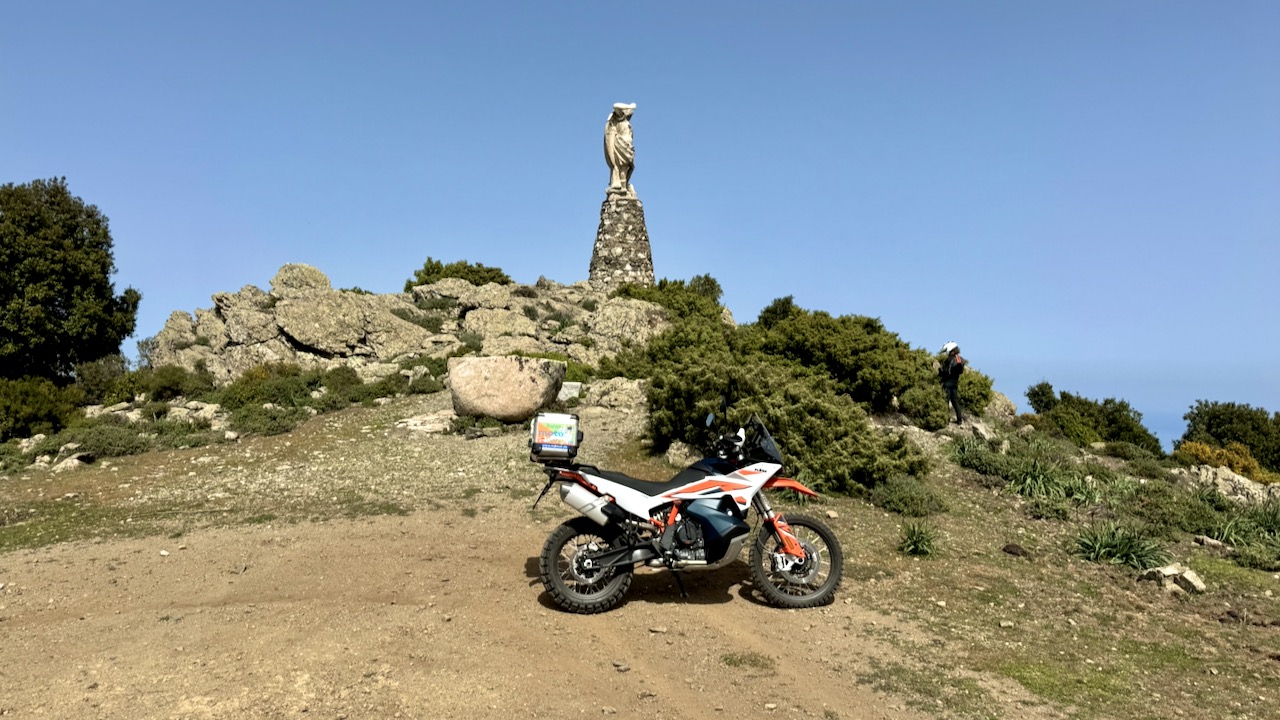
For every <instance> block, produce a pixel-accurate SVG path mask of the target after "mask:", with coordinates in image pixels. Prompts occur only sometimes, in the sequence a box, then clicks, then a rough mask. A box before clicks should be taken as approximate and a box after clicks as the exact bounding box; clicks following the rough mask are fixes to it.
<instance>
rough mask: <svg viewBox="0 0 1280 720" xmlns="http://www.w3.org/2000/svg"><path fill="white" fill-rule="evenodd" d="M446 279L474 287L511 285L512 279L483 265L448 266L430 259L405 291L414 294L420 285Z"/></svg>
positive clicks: (408, 282)
mask: <svg viewBox="0 0 1280 720" xmlns="http://www.w3.org/2000/svg"><path fill="white" fill-rule="evenodd" d="M445 278H461V279H463V280H466V281H467V282H469V283H471V284H472V285H484V284H486V283H497V284H499V285H510V284H511V278H510V277H508V276H507V274H506V273H504V272H502V270H500V269H499V268H491V267H485V266H484V265H483V264H481V263H475V264H472V263H469V262H467V261H466V260H459V261H457V262H451V263H449V264H448V265H445V264H444V263H442V262H440V261H439V260H436V259H434V258H430V257H428V258H427V260H426V262H425V263H423V264H422V269H421V270H415V271H414V273H413V277H411V278H409V279H408V280H405V281H404V291H405V292H412V291H413V288H414V287H416V286H418V285H430V284H431V283H433V282H437V281H439V280H443V279H445Z"/></svg>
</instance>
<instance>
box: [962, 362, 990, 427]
mask: <svg viewBox="0 0 1280 720" xmlns="http://www.w3.org/2000/svg"><path fill="white" fill-rule="evenodd" d="M991 385H992V383H991V378H989V377H987V376H986V375H983V374H982V373H980V372H978V371H977V370H974V369H973V368H968V369H967V370H965V371H964V374H963V375H961V376H960V385H959V387H958V388H957V392H958V393H959V395H960V405H961V406H963V407H964V409H965V410H966V411H967V412H968V413H969V414H970V415H981V414H982V413H983V411H985V410H986V409H987V405H990V404H991V394H992V392H991Z"/></svg>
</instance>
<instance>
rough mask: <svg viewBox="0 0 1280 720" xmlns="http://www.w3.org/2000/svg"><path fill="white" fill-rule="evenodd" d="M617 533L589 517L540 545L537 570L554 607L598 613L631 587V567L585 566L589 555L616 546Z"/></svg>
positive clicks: (571, 523) (572, 522) (560, 529)
mask: <svg viewBox="0 0 1280 720" xmlns="http://www.w3.org/2000/svg"><path fill="white" fill-rule="evenodd" d="M619 535H620V533H619V532H618V531H617V530H615V529H613V528H610V527H602V526H600V525H599V524H598V523H596V522H595V521H593V520H591V519H590V518H585V517H576V518H573V519H572V520H569V521H568V522H566V523H564V524H563V525H561V526H560V527H558V528H556V529H555V531H554V532H552V533H551V535H550V537H548V538H547V542H546V544H545V545H543V546H542V555H541V556H540V557H539V558H538V571H539V574H540V575H541V577H542V586H543V587H544V588H546V589H547V593H548V594H549V595H551V598H552V599H553V600H555V601H556V604H557V605H559V606H560V607H562V608H564V609H565V610H568V611H570V612H575V613H582V614H591V613H601V612H604V611H606V610H608V609H610V608H612V607H613V606H614V605H617V604H618V601H620V600H621V599H622V596H623V595H624V594H626V592H627V590H628V588H630V587H631V567H630V566H627V567H611V568H589V567H584V562H585V561H586V560H587V556H588V555H590V554H591V553H594V552H598V551H600V550H605V549H607V548H611V547H616V546H617V545H616V544H617V543H618V539H619Z"/></svg>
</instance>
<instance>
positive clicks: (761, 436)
mask: <svg viewBox="0 0 1280 720" xmlns="http://www.w3.org/2000/svg"><path fill="white" fill-rule="evenodd" d="M751 425H752V426H753V427H754V428H755V431H756V447H758V448H759V449H760V453H761V454H762V455H764V456H765V457H766V458H768V459H769V461H770V462H775V463H778V464H779V465H781V464H782V452H781V451H779V450H778V444H777V443H775V442H774V441H773V436H772V435H770V434H769V430H768V429H767V428H766V427H765V426H764V423H763V422H761V421H760V418H758V417H756V416H755V415H752V416H751Z"/></svg>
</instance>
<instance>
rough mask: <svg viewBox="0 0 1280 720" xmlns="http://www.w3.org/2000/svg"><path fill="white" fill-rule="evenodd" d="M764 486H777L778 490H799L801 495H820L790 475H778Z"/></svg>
mask: <svg viewBox="0 0 1280 720" xmlns="http://www.w3.org/2000/svg"><path fill="white" fill-rule="evenodd" d="M764 486H765V487H767V488H776V489H778V490H791V491H793V492H798V493H800V494H801V495H808V496H809V497H818V493H816V492H814V491H812V490H810V489H809V488H807V487H805V486H804V485H801V484H800V483H798V482H796V481H795V480H792V479H791V478H789V477H781V476H778V477H772V478H769V482H767V483H765V484H764Z"/></svg>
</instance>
